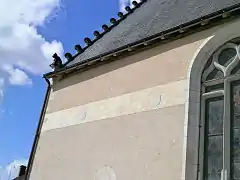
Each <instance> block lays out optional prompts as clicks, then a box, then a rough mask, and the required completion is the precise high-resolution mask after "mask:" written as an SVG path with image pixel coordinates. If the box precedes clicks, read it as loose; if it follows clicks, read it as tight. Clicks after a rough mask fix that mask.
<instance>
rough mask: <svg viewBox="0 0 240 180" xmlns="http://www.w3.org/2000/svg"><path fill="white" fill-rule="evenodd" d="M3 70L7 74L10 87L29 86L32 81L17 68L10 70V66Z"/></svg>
mask: <svg viewBox="0 0 240 180" xmlns="http://www.w3.org/2000/svg"><path fill="white" fill-rule="evenodd" d="M4 69H5V70H6V72H8V73H9V75H10V76H9V82H10V84H12V85H31V84H32V80H31V79H30V78H29V77H28V75H27V74H26V73H25V72H24V71H22V70H21V69H18V68H15V69H14V68H12V67H11V66H5V67H4Z"/></svg>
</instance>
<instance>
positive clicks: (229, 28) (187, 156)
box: [181, 20, 240, 180]
mask: <svg viewBox="0 0 240 180" xmlns="http://www.w3.org/2000/svg"><path fill="white" fill-rule="evenodd" d="M239 37H240V20H235V21H233V22H231V23H225V24H223V25H222V27H218V28H217V30H216V31H215V32H214V33H213V34H212V35H211V36H210V37H208V38H207V39H205V41H204V42H203V43H202V45H201V46H200V47H199V49H198V50H197V52H196V53H195V55H194V57H193V58H192V60H191V62H190V67H189V70H188V76H187V80H188V89H187V94H186V99H187V101H186V103H185V122H184V144H183V163H182V177H181V179H182V180H201V179H200V178H199V174H201V172H202V169H201V166H200V164H199V159H198V157H199V155H200V154H201V152H203V149H202V148H201V147H202V146H200V141H199V137H200V135H201V133H200V129H201V128H200V125H201V119H200V117H201V113H203V112H202V109H203V108H202V107H201V101H202V98H201V86H202V84H201V78H202V73H203V70H204V67H205V65H206V63H207V62H208V60H209V58H210V57H211V56H212V55H213V54H214V52H216V51H217V50H218V49H219V48H220V47H221V46H223V45H224V44H226V43H227V42H229V41H231V40H233V39H236V38H239ZM227 93H230V92H227ZM226 180H230V179H229V178H226Z"/></svg>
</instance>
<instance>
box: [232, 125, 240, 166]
mask: <svg viewBox="0 0 240 180" xmlns="http://www.w3.org/2000/svg"><path fill="white" fill-rule="evenodd" d="M232 144H233V145H232V146H233V147H232V149H233V151H232V152H233V154H232V160H233V161H234V162H236V163H240V129H233V143H232Z"/></svg>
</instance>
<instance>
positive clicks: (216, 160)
mask: <svg viewBox="0 0 240 180" xmlns="http://www.w3.org/2000/svg"><path fill="white" fill-rule="evenodd" d="M206 147H207V148H206V157H205V163H206V164H205V179H206V180H220V179H221V171H222V169H223V137H222V135H220V136H209V137H208V139H207V140H206Z"/></svg>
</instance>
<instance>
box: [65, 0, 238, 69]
mask: <svg viewBox="0 0 240 180" xmlns="http://www.w3.org/2000/svg"><path fill="white" fill-rule="evenodd" d="M239 3H240V0H147V2H145V3H144V4H143V5H142V6H141V7H139V8H137V9H136V10H135V11H134V12H133V13H132V14H130V15H128V17H127V18H126V19H125V20H123V21H122V22H120V24H119V25H117V26H116V27H114V28H113V29H112V30H111V31H110V32H108V33H107V34H105V35H104V36H103V37H102V38H100V39H99V40H98V41H96V42H95V43H94V44H93V45H92V46H90V47H88V48H87V49H86V50H85V51H84V52H83V53H81V54H79V55H78V56H77V57H75V58H74V60H73V61H71V62H69V63H68V64H67V67H69V66H72V65H74V64H76V63H79V62H81V61H85V60H87V59H90V58H93V57H96V56H98V55H101V54H104V53H107V52H111V51H113V50H115V49H118V48H121V47H123V46H126V45H128V44H131V43H134V42H136V41H139V40H142V39H144V38H147V37H149V36H153V35H155V34H158V33H160V32H163V31H166V30H168V29H171V28H173V27H176V26H179V25H181V24H184V23H187V22H190V21H193V20H195V19H198V18H201V17H203V16H206V15H209V14H211V13H214V12H216V11H219V10H222V9H224V8H228V7H231V6H233V5H236V4H239Z"/></svg>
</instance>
